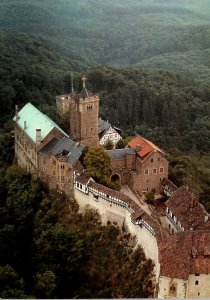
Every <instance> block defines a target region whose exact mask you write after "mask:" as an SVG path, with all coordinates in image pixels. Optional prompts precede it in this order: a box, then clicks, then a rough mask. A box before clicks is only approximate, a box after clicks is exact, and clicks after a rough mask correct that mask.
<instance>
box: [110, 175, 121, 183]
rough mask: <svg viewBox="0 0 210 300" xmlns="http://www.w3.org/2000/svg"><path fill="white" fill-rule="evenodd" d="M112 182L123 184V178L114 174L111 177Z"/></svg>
mask: <svg viewBox="0 0 210 300" xmlns="http://www.w3.org/2000/svg"><path fill="white" fill-rule="evenodd" d="M111 181H112V182H120V183H121V177H120V175H119V174H118V173H114V174H112V176H111Z"/></svg>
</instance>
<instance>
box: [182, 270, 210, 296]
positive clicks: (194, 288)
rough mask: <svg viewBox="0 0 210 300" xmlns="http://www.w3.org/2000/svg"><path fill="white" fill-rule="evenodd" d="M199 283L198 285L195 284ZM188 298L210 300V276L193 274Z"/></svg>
mask: <svg viewBox="0 0 210 300" xmlns="http://www.w3.org/2000/svg"><path fill="white" fill-rule="evenodd" d="M196 281H198V285H196V284H195V282H196ZM187 298H210V274H199V276H195V274H191V275H190V276H189V279H188V288H187Z"/></svg>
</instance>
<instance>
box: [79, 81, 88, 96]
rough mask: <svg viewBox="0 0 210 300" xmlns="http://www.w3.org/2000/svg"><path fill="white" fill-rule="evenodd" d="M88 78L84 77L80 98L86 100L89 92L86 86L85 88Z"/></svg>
mask: <svg viewBox="0 0 210 300" xmlns="http://www.w3.org/2000/svg"><path fill="white" fill-rule="evenodd" d="M86 79H87V78H85V76H83V77H82V81H83V84H82V91H81V93H80V96H81V97H82V98H83V99H85V98H87V97H88V92H87V89H86V86H85V81H86Z"/></svg>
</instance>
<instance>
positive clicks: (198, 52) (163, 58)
mask: <svg viewBox="0 0 210 300" xmlns="http://www.w3.org/2000/svg"><path fill="white" fill-rule="evenodd" d="M0 26H1V28H3V29H12V30H14V29H15V30H18V31H22V32H25V33H27V34H36V35H39V36H41V37H43V38H45V39H47V40H49V41H51V42H53V43H54V45H56V51H58V52H59V53H60V54H62V55H64V56H65V57H67V58H70V59H74V60H80V61H81V64H83V66H84V67H85V66H93V65H96V64H112V65H113V64H114V65H135V64H138V65H141V66H144V67H149V68H160V69H167V70H176V71H180V72H183V73H185V74H188V75H190V76H192V77H194V78H197V79H199V80H206V81H208V78H209V73H210V67H209V61H210V54H209V52H210V3H209V1H208V0H202V1H197V0H196V1H195V0H191V1H190V0H177V1H170V0H138V1H137V0H130V1H125V0H115V1H110V0H103V1H102V0H80V1H76V0H72V1H69V0H60V1H58V0H45V1H41V0H36V1H33V0H28V1H26V0H19V1H14V0H3V1H1V10H0Z"/></svg>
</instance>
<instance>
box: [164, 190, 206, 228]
mask: <svg viewBox="0 0 210 300" xmlns="http://www.w3.org/2000/svg"><path fill="white" fill-rule="evenodd" d="M165 205H166V206H167V207H168V208H169V209H170V210H171V211H172V213H173V214H174V215H175V216H176V218H177V219H178V220H179V222H180V223H181V225H182V226H183V227H184V229H185V230H189V229H204V228H206V229H207V228H209V229H210V221H209V215H208V213H207V212H206V211H205V209H204V208H203V206H202V205H201V204H200V203H199V202H198V200H197V199H196V198H195V197H194V196H193V195H192V194H191V193H190V192H189V191H188V189H187V188H186V187H185V186H181V187H180V188H179V189H177V190H175V191H174V192H173V194H172V196H171V197H170V198H169V199H168V200H167V201H166V202H165Z"/></svg>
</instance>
